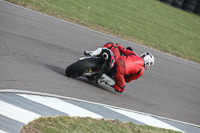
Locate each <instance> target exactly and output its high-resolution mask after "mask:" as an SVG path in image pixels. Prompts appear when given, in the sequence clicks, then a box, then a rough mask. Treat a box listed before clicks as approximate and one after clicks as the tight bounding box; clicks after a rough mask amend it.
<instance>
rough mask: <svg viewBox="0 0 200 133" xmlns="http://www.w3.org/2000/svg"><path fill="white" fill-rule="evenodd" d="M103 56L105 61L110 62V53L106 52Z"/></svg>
mask: <svg viewBox="0 0 200 133" xmlns="http://www.w3.org/2000/svg"><path fill="white" fill-rule="evenodd" d="M102 56H103V59H104V60H108V58H109V55H108V53H106V52H104V53H103V54H102Z"/></svg>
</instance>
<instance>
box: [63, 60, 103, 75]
mask: <svg viewBox="0 0 200 133" xmlns="http://www.w3.org/2000/svg"><path fill="white" fill-rule="evenodd" d="M98 66H99V61H98V60H97V59H96V58H88V59H83V60H80V61H77V62H75V63H73V64H71V65H69V66H68V67H67V68H66V70H65V74H66V76H67V77H79V76H82V74H83V72H85V71H86V70H88V69H90V68H92V69H95V68H96V69H97V68H98Z"/></svg>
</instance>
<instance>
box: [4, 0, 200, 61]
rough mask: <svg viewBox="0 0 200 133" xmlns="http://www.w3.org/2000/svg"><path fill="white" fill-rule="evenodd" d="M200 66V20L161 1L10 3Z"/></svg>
mask: <svg viewBox="0 0 200 133" xmlns="http://www.w3.org/2000/svg"><path fill="white" fill-rule="evenodd" d="M6 1H8V2H12V3H14V4H18V5H21V6H24V7H27V8H30V9H34V10H37V11H40V12H43V13H45V14H48V15H52V16H55V17H58V18H61V19H64V20H67V21H70V22H73V23H77V24H80V25H83V26H86V27H89V28H92V29H95V30H98V31H101V32H105V33H107V34H111V35H114V36H117V37H120V38H123V39H126V40H129V41H132V42H136V43H139V44H142V45H146V46H148V47H151V48H154V49H157V50H160V51H163V52H167V53H170V54H173V55H175V56H178V57H182V58H185V59H188V60H191V61H194V62H197V63H200V17H199V16H197V15H194V14H190V13H187V12H185V11H182V10H180V9H176V8H174V7H171V6H168V5H166V4H164V3H161V2H159V1H158V0H93V1H91V0H6Z"/></svg>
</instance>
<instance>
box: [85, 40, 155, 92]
mask: <svg viewBox="0 0 200 133" xmlns="http://www.w3.org/2000/svg"><path fill="white" fill-rule="evenodd" d="M105 48H107V49H110V50H111V51H112V52H113V54H114V57H115V60H116V73H115V75H114V79H112V78H111V77H109V76H107V75H106V74H103V75H102V76H101V78H99V80H98V82H99V83H100V82H105V83H106V84H108V85H110V86H112V87H113V88H114V89H115V91H117V92H120V93H121V92H123V91H124V90H125V88H126V83H129V82H131V81H132V80H136V79H138V78H139V77H141V76H142V75H143V73H144V70H147V69H148V67H150V66H152V65H153V64H154V60H155V59H154V56H153V55H152V54H151V53H149V52H145V53H143V54H142V55H141V56H138V55H137V54H136V53H135V52H134V51H132V49H131V48H130V47H128V48H127V49H125V48H124V47H123V46H121V45H120V44H118V43H117V44H114V43H112V42H109V43H107V44H105V45H104V46H103V48H102V47H99V48H98V49H96V50H94V51H84V54H85V55H86V56H97V55H99V54H100V53H101V52H102V49H105ZM122 54H123V55H122Z"/></svg>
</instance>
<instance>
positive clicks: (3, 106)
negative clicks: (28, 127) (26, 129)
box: [0, 100, 41, 124]
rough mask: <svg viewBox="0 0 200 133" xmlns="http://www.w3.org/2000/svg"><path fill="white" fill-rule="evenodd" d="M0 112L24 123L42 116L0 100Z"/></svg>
mask: <svg viewBox="0 0 200 133" xmlns="http://www.w3.org/2000/svg"><path fill="white" fill-rule="evenodd" d="M0 114H1V115H4V116H6V117H8V118H11V119H14V120H16V121H19V122H22V123H24V124H27V123H29V122H30V121H32V120H34V119H37V118H39V117H41V115H39V114H36V113H33V112H30V111H28V110H25V109H22V108H20V107H17V106H14V105H12V104H9V103H6V102H3V101H1V100H0Z"/></svg>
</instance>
